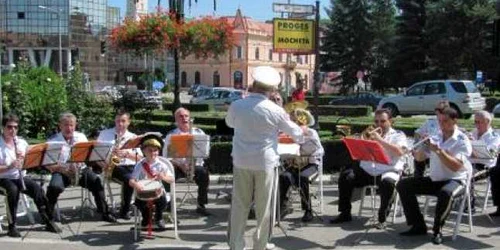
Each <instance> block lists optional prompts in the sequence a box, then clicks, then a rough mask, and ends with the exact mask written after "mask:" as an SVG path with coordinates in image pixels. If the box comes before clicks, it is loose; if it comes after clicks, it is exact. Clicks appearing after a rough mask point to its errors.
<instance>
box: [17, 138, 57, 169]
mask: <svg viewBox="0 0 500 250" xmlns="http://www.w3.org/2000/svg"><path fill="white" fill-rule="evenodd" d="M65 145H66V143H64V142H46V143H40V144H35V145H32V146H30V147H29V148H28V152H26V155H25V157H24V164H23V169H30V168H35V167H44V166H49V165H54V164H57V163H58V162H60V161H61V155H62V154H63V152H62V151H63V148H64V147H65Z"/></svg>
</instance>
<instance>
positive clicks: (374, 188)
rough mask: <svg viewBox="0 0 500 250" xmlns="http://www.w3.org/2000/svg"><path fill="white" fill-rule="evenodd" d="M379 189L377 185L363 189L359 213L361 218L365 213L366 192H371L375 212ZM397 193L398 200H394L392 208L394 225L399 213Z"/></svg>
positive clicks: (397, 195)
mask: <svg viewBox="0 0 500 250" xmlns="http://www.w3.org/2000/svg"><path fill="white" fill-rule="evenodd" d="M377 189H378V187H377V186H376V185H368V186H364V187H362V188H361V199H360V204H359V211H358V216H359V217H361V215H362V213H363V208H364V207H363V205H364V203H365V198H366V190H370V197H371V202H372V206H371V208H372V211H375V207H376V204H375V202H376V199H377V198H376V195H377ZM395 192H396V198H395V199H394V202H393V208H392V223H394V221H395V220H396V215H397V213H398V211H399V207H400V206H399V203H400V201H399V194H398V193H397V191H395Z"/></svg>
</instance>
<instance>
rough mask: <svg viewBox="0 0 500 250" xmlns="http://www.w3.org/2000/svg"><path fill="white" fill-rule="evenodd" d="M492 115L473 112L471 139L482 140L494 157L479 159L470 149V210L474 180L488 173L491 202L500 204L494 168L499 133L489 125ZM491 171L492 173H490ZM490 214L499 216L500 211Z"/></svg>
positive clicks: (496, 175) (486, 175)
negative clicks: (471, 174)
mask: <svg viewBox="0 0 500 250" xmlns="http://www.w3.org/2000/svg"><path fill="white" fill-rule="evenodd" d="M492 119H493V117H492V116H491V114H490V113H488V111H484V110H482V111H477V112H476V113H475V114H474V125H475V128H474V130H472V132H471V133H470V138H469V139H471V141H482V142H484V144H485V145H486V147H487V150H488V151H490V152H492V153H494V154H495V155H494V157H492V158H490V159H480V158H477V157H476V156H477V155H476V154H475V152H474V151H472V154H471V157H470V162H471V163H472V166H473V170H474V172H475V173H474V178H473V179H472V183H471V195H472V201H471V206H472V211H474V206H475V195H474V182H475V181H478V180H481V179H484V178H487V177H488V175H490V180H491V184H492V185H491V193H492V197H493V203H494V205H495V206H498V205H499V204H500V190H499V187H498V185H499V183H498V182H499V181H498V180H499V179H498V177H499V176H498V173H497V171H498V168H495V165H496V164H497V155H498V149H499V147H500V135H499V134H498V133H497V132H496V131H494V130H493V128H492V127H491V121H492ZM491 173H493V174H491ZM491 215H492V216H499V215H500V212H494V213H492V214H491Z"/></svg>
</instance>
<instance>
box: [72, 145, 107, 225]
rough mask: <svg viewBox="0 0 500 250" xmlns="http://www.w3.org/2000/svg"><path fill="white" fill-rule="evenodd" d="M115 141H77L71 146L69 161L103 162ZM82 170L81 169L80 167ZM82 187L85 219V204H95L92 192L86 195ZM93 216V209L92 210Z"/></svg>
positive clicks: (82, 210) (90, 205) (82, 206)
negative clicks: (91, 197)
mask: <svg viewBox="0 0 500 250" xmlns="http://www.w3.org/2000/svg"><path fill="white" fill-rule="evenodd" d="M113 145H114V144H113V143H111V142H102V141H86V142H77V143H75V144H74V145H73V146H72V147H71V152H70V155H69V159H68V161H67V162H68V163H91V162H102V161H105V160H106V158H107V156H108V154H110V153H111V152H110V151H111V148H112V147H113ZM79 171H81V169H79ZM84 181H85V184H84V185H85V187H86V188H87V189H88V186H87V178H85V180H84ZM83 192H84V191H83V188H82V196H81V199H82V205H81V211H80V212H81V214H80V216H81V219H82V220H83V212H84V208H85V204H87V203H88V207H89V208H92V207H93V206H94V205H93V204H92V201H91V200H90V193H89V192H87V195H84V193H83ZM90 213H91V216H92V215H93V214H92V210H90Z"/></svg>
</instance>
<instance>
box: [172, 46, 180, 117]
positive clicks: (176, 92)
mask: <svg viewBox="0 0 500 250" xmlns="http://www.w3.org/2000/svg"><path fill="white" fill-rule="evenodd" d="M179 92H180V89H179V50H177V49H174V103H173V104H174V105H173V108H172V114H173V113H174V112H175V110H177V109H178V108H180V107H181V99H180V96H179Z"/></svg>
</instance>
